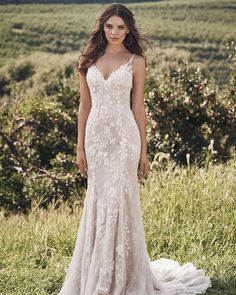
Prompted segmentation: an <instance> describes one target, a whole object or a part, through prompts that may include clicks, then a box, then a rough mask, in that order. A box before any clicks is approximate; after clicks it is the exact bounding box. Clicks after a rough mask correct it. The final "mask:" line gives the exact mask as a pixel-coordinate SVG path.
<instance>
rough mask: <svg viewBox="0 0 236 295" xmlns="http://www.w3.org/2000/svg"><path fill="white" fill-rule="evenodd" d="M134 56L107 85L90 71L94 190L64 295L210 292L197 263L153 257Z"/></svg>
mask: <svg viewBox="0 0 236 295" xmlns="http://www.w3.org/2000/svg"><path fill="white" fill-rule="evenodd" d="M133 57H134V54H133V55H132V57H131V58H130V60H129V61H128V62H127V63H125V64H122V65H121V66H120V67H119V68H117V69H116V70H114V71H113V72H112V73H111V74H110V75H109V76H108V77H107V79H105V77H104V75H103V74H102V72H101V71H100V70H99V69H98V68H97V66H95V64H93V65H91V66H90V67H89V68H88V71H87V75H86V79H87V83H88V86H89V90H90V95H91V99H92V108H91V111H90V113H89V116H88V119H87V124H86V129H85V141H84V146H85V154H86V159H87V164H88V178H87V181H88V186H87V192H86V197H85V200H84V208H83V213H82V217H81V221H80V225H79V231H78V235H77V239H76V243H75V248H74V252H73V255H72V258H71V262H70V265H69V267H68V270H67V273H66V278H65V281H64V284H63V287H62V289H61V291H60V293H59V295H158V294H160V295H167V294H168V295H174V294H176V295H192V294H203V293H204V292H205V290H206V289H207V288H208V287H210V286H211V281H210V278H209V277H208V276H205V274H204V271H203V270H201V269H200V270H197V269H196V268H195V266H194V265H193V264H192V263H185V264H184V265H182V266H181V265H179V263H178V262H177V261H175V260H171V259H166V258H161V259H158V260H155V261H150V259H149V256H148V252H147V247H146V243H145V232H144V227H143V222H142V211H141V206H140V194H139V185H138V179H137V169H138V163H139V157H140V148H141V140H140V133H139V129H138V126H137V124H136V121H135V119H134V116H133V113H132V111H131V109H130V100H129V99H130V90H131V87H132V81H133V78H132V77H133V72H132V59H133Z"/></svg>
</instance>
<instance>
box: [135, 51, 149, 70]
mask: <svg viewBox="0 0 236 295" xmlns="http://www.w3.org/2000/svg"><path fill="white" fill-rule="evenodd" d="M133 67H134V68H136V69H137V70H139V69H143V68H146V59H145V57H144V56H141V55H138V54H134V56H133Z"/></svg>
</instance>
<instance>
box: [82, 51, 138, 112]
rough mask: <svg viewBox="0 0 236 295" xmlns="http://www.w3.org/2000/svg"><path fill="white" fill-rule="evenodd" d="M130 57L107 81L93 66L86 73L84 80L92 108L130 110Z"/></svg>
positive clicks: (131, 78)
mask: <svg viewBox="0 0 236 295" xmlns="http://www.w3.org/2000/svg"><path fill="white" fill-rule="evenodd" d="M134 55H135V54H133V55H132V57H131V58H130V60H129V61H128V62H127V63H124V64H122V65H121V66H119V67H118V68H117V69H116V70H114V71H112V72H111V74H110V75H109V76H108V78H107V79H105V78H104V75H103V74H102V73H101V71H100V70H99V69H98V68H97V66H96V65H95V64H93V65H92V66H90V67H89V68H88V71H87V75H86V80H87V84H88V87H89V90H90V95H91V100H92V107H93V108H97V107H100V106H104V105H109V106H110V107H111V108H115V109H117V108H119V107H121V108H124V109H127V108H130V90H131V88H132V80H133V77H132V76H133V74H132V59H133V57H134Z"/></svg>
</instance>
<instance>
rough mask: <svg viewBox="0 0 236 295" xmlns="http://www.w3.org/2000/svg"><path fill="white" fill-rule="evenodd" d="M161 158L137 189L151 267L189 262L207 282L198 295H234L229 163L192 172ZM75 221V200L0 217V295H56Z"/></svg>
mask: <svg viewBox="0 0 236 295" xmlns="http://www.w3.org/2000/svg"><path fill="white" fill-rule="evenodd" d="M161 157H162V158H163V155H160V157H159V161H155V162H153V164H152V170H151V172H150V175H149V177H148V179H147V180H146V181H145V182H144V183H142V184H141V183H140V189H141V205H142V212H143V221H144V227H145V233H146V242H147V246H148V252H149V255H150V258H151V260H155V259H158V258H160V257H166V258H171V259H175V260H178V261H179V262H180V263H184V262H188V261H190V262H192V263H194V264H195V265H196V266H197V267H198V268H204V270H205V272H206V273H207V274H208V275H209V276H210V277H211V279H212V284H213V287H212V288H210V289H209V290H208V291H207V293H206V294H217V295H223V294H227V295H230V294H232V295H233V294H235V292H236V280H235V278H236V264H235V261H236V260H235V251H236V235H235V230H236V222H235V208H236V207H235V206H236V200H235V194H236V185H235V184H236V176H235V173H234V172H235V169H236V159H234V160H231V161H229V162H228V163H227V164H224V165H223V164H219V165H210V166H209V168H208V169H204V168H202V169H199V168H197V167H195V166H191V167H185V168H183V167H180V166H176V165H175V164H174V163H173V162H171V161H170V160H168V161H167V162H166V161H165V159H163V160H161ZM164 162H165V163H164ZM84 196H85V194H84V195H83V198H82V199H84ZM58 205H60V206H59V208H56V207H58ZM2 213H3V212H2ZM81 213H82V207H81V203H80V202H79V200H78V199H77V200H74V201H70V202H66V203H62V202H60V201H58V202H57V203H54V204H51V205H50V207H49V208H48V210H43V209H40V208H39V203H34V204H33V205H32V210H31V211H30V213H29V214H28V215H27V216H25V215H20V214H17V215H12V216H9V217H8V218H5V217H3V214H2V215H1V223H0V230H1V240H0V247H1V254H0V255H1V272H0V280H1V281H0V285H1V289H0V291H1V294H3V295H13V294H14V295H21V294H22V295H23V294H24V295H26V294H27V295H33V294H34V295H36V294H37V295H44V294H45V295H46V294H57V291H58V290H59V288H60V286H61V284H62V281H63V277H64V275H65V270H66V268H67V266H68V263H69V261H70V257H71V255H72V252H73V248H74V243H75V238H76V234H77V231H78V226H79V222H80V218H81Z"/></svg>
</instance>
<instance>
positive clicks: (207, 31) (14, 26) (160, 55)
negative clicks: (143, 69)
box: [0, 0, 236, 88]
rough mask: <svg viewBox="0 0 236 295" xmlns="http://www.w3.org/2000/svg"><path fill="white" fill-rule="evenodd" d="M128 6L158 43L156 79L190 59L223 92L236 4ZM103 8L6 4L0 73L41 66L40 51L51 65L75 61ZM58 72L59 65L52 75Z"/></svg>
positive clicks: (183, 1) (192, 1)
mask: <svg viewBox="0 0 236 295" xmlns="http://www.w3.org/2000/svg"><path fill="white" fill-rule="evenodd" d="M127 6H128V7H129V8H130V9H132V11H133V13H134V15H135V18H136V20H137V26H138V27H139V28H140V29H141V30H142V32H144V33H146V34H147V35H148V36H149V37H150V40H151V42H152V44H153V47H154V51H150V52H148V59H149V61H150V64H151V68H152V67H154V66H155V65H156V66H155V67H156V69H155V71H156V74H160V73H163V71H164V70H165V68H166V67H167V68H169V67H170V66H173V64H176V63H178V61H179V60H180V59H188V60H190V61H192V62H193V63H194V64H196V65H201V66H202V68H204V69H205V70H206V71H207V72H208V73H209V75H210V76H211V77H212V78H213V79H214V80H215V81H216V84H217V85H218V86H219V87H220V88H222V87H223V85H224V83H225V82H226V81H227V77H228V64H227V62H226V57H227V52H226V50H225V44H226V42H230V41H232V40H235V36H236V17H235V16H236V14H235V11H236V4H235V1H233V0H225V1H221V0H215V1H213V0H207V1H202V0H198V1H196V0H173V1H161V2H144V3H132V4H131V3H130V4H127ZM103 7H104V4H81V5H75V4H71V5H62V4H58V5H50V4H48V5H40V4H35V5H33V4H32V5H1V6H0V19H1V25H0V39H1V43H0V66H1V67H2V69H1V71H0V72H1V73H3V72H5V71H6V70H7V69H6V67H4V66H9V65H10V64H14V63H16V62H17V60H18V59H19V58H22V57H23V58H24V59H27V58H29V59H31V60H32V59H33V60H34V61H35V63H36V64H37V62H38V61H39V60H40V54H37V56H35V53H36V52H37V53H47V54H48V59H49V60H51V59H52V56H55V61H56V60H57V59H58V55H59V56H60V57H62V56H63V55H65V54H67V56H68V53H69V55H70V57H71V56H74V60H76V59H77V58H78V52H79V51H80V50H81V49H82V48H83V46H84V45H85V42H86V40H87V38H88V36H89V32H90V31H91V30H92V28H93V27H94V25H95V20H96V18H97V17H98V15H99V12H100V11H101V10H102V8H103ZM150 20H151V21H150ZM32 54H34V55H33V56H32V57H31V55H32ZM44 56H45V54H44V55H43V57H44ZM43 61H44V60H43ZM45 66H46V67H47V63H46V64H45V63H44V62H42V63H41V67H40V69H38V71H40V70H41V71H43V69H44V67H45ZM54 68H55V65H53V67H52V68H51V71H52V69H54ZM1 73H0V74H1Z"/></svg>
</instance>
